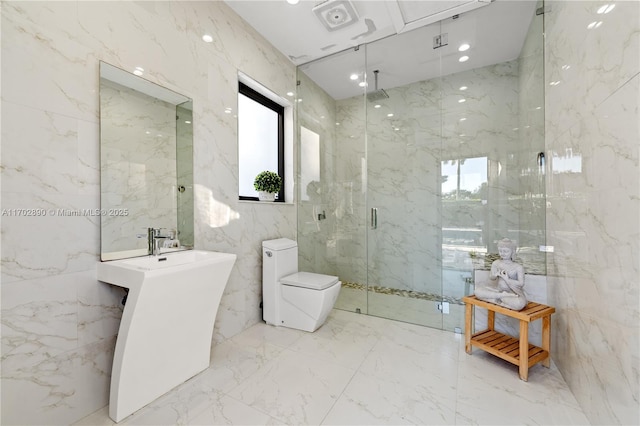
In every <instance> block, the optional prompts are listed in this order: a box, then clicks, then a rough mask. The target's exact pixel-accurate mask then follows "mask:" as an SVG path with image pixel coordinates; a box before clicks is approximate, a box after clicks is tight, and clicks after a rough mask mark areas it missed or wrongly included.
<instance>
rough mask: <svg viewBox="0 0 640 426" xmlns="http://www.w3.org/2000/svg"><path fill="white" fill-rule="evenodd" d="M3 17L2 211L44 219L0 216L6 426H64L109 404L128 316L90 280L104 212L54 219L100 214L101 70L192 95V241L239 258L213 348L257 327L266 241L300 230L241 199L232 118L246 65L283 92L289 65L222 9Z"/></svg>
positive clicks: (55, 6)
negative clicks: (106, 66) (208, 38)
mask: <svg viewBox="0 0 640 426" xmlns="http://www.w3.org/2000/svg"><path fill="white" fill-rule="evenodd" d="M1 15H2V25H1V32H2V39H3V40H5V41H7V42H6V43H3V45H2V52H1V54H2V124H3V126H2V156H3V158H2V180H3V185H2V200H1V201H2V208H3V209H29V208H34V209H45V215H44V216H26V217H25V216H11V215H5V216H3V217H2V327H3V332H2V348H3V352H2V356H3V359H2V390H3V391H2V420H1V421H2V423H3V424H5V423H7V424H21V423H22V424H23V423H38V424H43V423H56V424H68V423H71V422H73V421H75V420H77V419H79V418H81V417H83V416H85V415H87V414H88V413H90V412H93V411H95V409H96V408H98V407H101V406H104V405H105V404H106V402H107V399H108V391H109V375H110V370H111V360H110V358H111V357H112V352H113V346H114V344H115V339H114V336H115V334H116V333H117V326H118V324H119V316H120V312H121V305H120V300H121V299H122V294H121V292H119V291H113V290H112V289H110V288H108V287H105V284H102V283H99V282H98V281H97V280H96V278H95V267H96V266H95V264H96V262H97V261H98V259H99V253H100V233H99V231H100V217H98V216H82V217H79V216H71V215H64V214H63V213H59V210H58V209H60V211H61V212H74V211H78V210H82V209H98V208H100V174H99V170H100V160H99V152H100V151H99V147H100V142H99V122H98V117H99V105H100V103H99V61H101V60H102V61H105V62H107V63H110V64H113V65H114V66H117V67H119V68H122V69H124V70H127V71H130V72H131V71H133V70H134V69H135V67H142V68H144V70H145V71H144V76H143V77H144V78H146V79H148V80H150V81H152V82H154V83H157V84H160V85H162V86H164V87H167V88H169V89H171V90H173V91H175V92H178V93H182V94H185V95H186V96H188V97H190V98H192V99H193V120H192V121H193V124H194V127H193V134H194V146H193V157H194V158H195V162H194V165H193V166H194V182H193V183H192V184H191V186H192V187H193V188H192V191H193V192H192V194H193V196H194V202H193V204H194V215H195V224H194V235H195V240H196V241H195V246H196V248H200V249H204V250H211V251H221V252H231V253H236V254H237V255H238V258H239V261H238V264H237V266H236V267H235V268H234V270H233V273H232V275H231V277H230V281H229V285H228V286H227V289H226V292H225V295H224V296H223V300H222V302H221V306H220V310H219V314H218V318H217V321H216V328H215V331H214V339H215V340H216V341H222V340H224V339H226V338H229V337H231V336H233V335H234V334H237V333H239V332H240V331H242V330H244V329H246V328H247V327H249V326H251V325H253V324H255V323H256V322H258V321H259V319H260V309H259V305H260V298H261V294H260V285H259V283H260V276H261V269H260V265H261V263H260V261H261V260H260V256H259V253H260V244H261V242H262V240H265V239H271V238H275V237H280V236H282V237H289V238H295V233H296V208H295V206H294V205H293V204H288V205H279V206H275V205H274V206H265V205H262V204H258V203H253V204H252V203H238V200H237V188H238V183H237V161H238V160H237V146H236V128H237V123H236V121H237V117H236V116H235V114H227V113H225V109H226V108H227V107H228V108H231V109H232V111H236V109H237V108H236V102H237V79H238V75H237V73H238V71H239V70H240V71H242V72H243V73H245V74H247V75H249V76H251V77H252V78H254V79H255V80H257V81H260V82H262V83H264V84H265V85H267V86H268V87H269V88H270V89H271V90H272V91H273V92H275V93H277V94H279V95H280V96H282V97H286V93H287V92H289V91H295V87H296V84H295V83H296V78H295V77H296V76H295V67H294V66H293V64H291V62H290V61H289V60H288V59H287V58H286V57H285V56H284V55H282V54H281V53H280V52H278V51H277V50H276V49H275V48H273V47H272V46H271V45H269V44H268V43H267V42H266V41H265V40H264V39H262V38H261V36H259V35H258V34H257V32H256V31H255V30H254V29H252V28H250V27H249V26H248V25H247V24H246V23H245V22H244V21H242V20H241V19H240V18H239V17H238V16H237V15H236V14H235V13H234V12H233V11H231V9H230V8H229V7H228V6H226V5H225V4H224V3H223V2H164V1H148V2H115V3H112V2H21V1H8V2H2V5H1ZM205 32H206V33H210V34H212V35H213V37H214V42H213V43H211V44H207V43H204V42H203V41H202V35H203V33H205ZM127 155H128V156H129V157H131V158H129V159H128V160H131V161H133V160H134V158H133V156H134V155H135V153H132V154H127ZM293 155H294V156H295V152H294V154H293ZM185 156H186V157H190V156H191V155H190V154H186V153H185ZM173 164H175V161H174V162H173ZM173 175H174V176H175V171H174V172H173ZM136 176H141V175H136ZM293 178H294V177H293V176H291V177H289V179H293ZM140 182H141V180H140V179H135V178H134V179H132V182H131V183H132V184H137V183H140ZM104 183H105V184H107V182H104ZM167 195H168V196H170V197H172V198H173V199H175V196H176V194H175V190H174V192H173V193H172V194H167ZM115 202H116V204H121V202H122V200H115ZM50 209H52V210H51V212H53V213H51V212H50ZM150 216H151V215H150ZM163 216H164V214H163V213H158V214H157V215H156V217H151V218H150V219H152V220H161V218H162V217H163ZM130 219H131V218H130ZM156 223H158V222H156ZM132 226H133V225H132ZM136 226H137V225H135V226H133V227H136ZM144 226H145V227H146V226H147V225H146V224H145V225H144ZM171 227H175V225H173V226H171ZM121 231H122V232H125V231H123V229H122V228H120V229H116V231H115V232H121ZM126 233H127V234H129V231H128V230H127V231H126ZM134 233H138V232H136V231H134ZM141 241H142V242H144V239H142V240H141Z"/></svg>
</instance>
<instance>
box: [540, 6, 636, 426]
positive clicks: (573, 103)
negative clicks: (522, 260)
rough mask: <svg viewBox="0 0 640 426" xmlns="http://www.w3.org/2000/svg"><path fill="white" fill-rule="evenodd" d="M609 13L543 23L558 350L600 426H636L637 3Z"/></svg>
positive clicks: (585, 9) (562, 11) (555, 10)
mask: <svg viewBox="0 0 640 426" xmlns="http://www.w3.org/2000/svg"><path fill="white" fill-rule="evenodd" d="M610 3H613V2H603V1H580V2H573V1H553V2H550V5H551V7H552V13H549V14H545V64H546V66H545V83H546V87H547V89H546V96H545V102H546V106H545V108H546V110H547V114H546V121H545V126H546V152H547V153H548V157H549V159H550V161H549V162H548V165H547V176H548V179H547V181H546V190H547V244H549V245H551V246H553V247H554V249H555V251H554V253H550V254H548V257H547V263H548V270H549V284H548V286H549V294H548V296H549V303H550V304H551V305H554V306H556V309H557V314H556V324H557V327H556V329H555V330H554V331H553V342H552V346H551V347H552V357H553V358H554V359H555V360H556V362H557V364H558V367H559V368H560V370H561V371H562V374H563V376H564V378H565V379H566V381H567V383H568V384H569V387H570V388H571V390H572V391H573V393H574V394H575V396H576V399H577V400H578V402H579V403H580V405H581V406H582V408H583V409H584V411H585V414H586V415H587V417H588V418H589V420H590V421H591V423H593V424H638V423H639V422H640V403H639V401H640V374H639V370H640V356H639V355H640V354H639V351H640V306H639V303H638V301H639V300H640V281H639V280H638V277H639V276H640V261H639V257H638V253H639V252H640V246H639V245H640V239H639V238H638V235H639V234H640V222H639V221H638V217H640V196H639V195H640V179H639V176H640V163H639V155H638V144H639V141H640V128H639V127H638V122H640V110H639V104H640V74H639V73H640V3H638V2H636V1H617V2H615V7H614V8H613V9H612V10H610V12H609V13H606V14H605V13H598V10H599V9H600V8H601V7H602V6H603V5H605V4H610ZM593 22H595V23H596V24H594V25H591V28H590V24H591V23H593ZM598 22H600V24H597V23H598ZM596 25H597V26H596ZM551 83H554V84H553V85H551Z"/></svg>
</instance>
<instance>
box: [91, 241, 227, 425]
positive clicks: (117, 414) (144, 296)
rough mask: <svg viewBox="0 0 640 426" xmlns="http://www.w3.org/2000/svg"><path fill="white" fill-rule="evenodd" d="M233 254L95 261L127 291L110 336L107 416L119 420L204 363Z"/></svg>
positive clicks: (194, 253) (111, 281)
mask: <svg viewBox="0 0 640 426" xmlns="http://www.w3.org/2000/svg"><path fill="white" fill-rule="evenodd" d="M235 260H236V255H235V254H230V253H218V252H209V251H203V250H189V251H179V252H173V253H167V254H163V255H160V256H147V257H138V258H133V259H122V260H114V261H110V262H101V263H99V264H98V279H99V280H100V281H103V282H106V283H109V284H113V285H116V286H119V287H124V288H128V289H129V295H128V296H127V303H126V305H125V308H124V312H123V313H122V320H121V322H120V330H119V332H118V339H117V341H116V350H115V353H114V359H113V370H112V374H111V395H110V401H109V416H110V417H111V418H112V419H113V420H115V421H116V422H119V421H120V420H122V419H124V418H125V417H127V416H128V415H130V414H132V413H133V412H134V411H136V410H138V409H140V408H142V407H143V406H145V405H147V404H148V403H150V402H152V401H153V400H154V399H156V398H158V397H159V396H161V395H163V394H165V393H166V392H168V391H169V390H171V389H172V388H174V387H175V386H177V385H179V384H181V383H183V382H184V381H186V380H188V379H189V378H191V377H193V376H194V375H196V374H198V373H199V372H201V371H202V370H204V369H206V368H207V367H208V366H209V359H210V352H211V339H212V337H213V326H214V322H215V319H216V314H217V312H218V306H219V305H220V299H221V298H222V294H223V292H224V289H225V287H226V285H227V281H228V279H229V275H230V273H231V269H232V268H233V264H234V263H235Z"/></svg>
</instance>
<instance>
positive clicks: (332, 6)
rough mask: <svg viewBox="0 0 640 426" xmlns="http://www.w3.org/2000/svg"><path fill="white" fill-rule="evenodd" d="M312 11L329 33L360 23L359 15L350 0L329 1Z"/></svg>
mask: <svg viewBox="0 0 640 426" xmlns="http://www.w3.org/2000/svg"><path fill="white" fill-rule="evenodd" d="M311 10H313V13H315V14H316V16H317V17H318V19H320V22H322V25H324V27H325V28H326V29H327V30H328V31H335V30H339V29H341V28H344V27H348V26H349V25H352V24H355V23H356V22H358V13H357V12H356V9H355V8H354V7H353V5H352V4H351V2H350V1H349V0H327V1H325V2H322V3H320V4H318V5H317V6H314V7H313V9H311Z"/></svg>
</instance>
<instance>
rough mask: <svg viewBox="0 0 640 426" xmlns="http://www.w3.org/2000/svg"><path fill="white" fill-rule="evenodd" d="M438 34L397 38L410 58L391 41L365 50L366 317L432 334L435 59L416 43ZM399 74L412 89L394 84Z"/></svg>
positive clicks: (436, 245)
mask: <svg viewBox="0 0 640 426" xmlns="http://www.w3.org/2000/svg"><path fill="white" fill-rule="evenodd" d="M439 32H440V25H439V24H433V25H430V26H427V27H423V28H420V29H417V30H414V31H411V32H408V33H403V34H400V35H397V36H395V37H396V38H398V37H399V38H405V39H406V40H405V41H404V43H401V44H405V45H407V46H413V51H412V52H411V55H407V53H406V52H404V53H403V52H399V51H397V49H394V48H393V47H391V46H390V45H389V43H390V42H391V41H392V40H389V39H385V40H380V41H377V42H375V43H372V44H370V45H368V46H367V83H368V91H367V92H368V94H367V99H366V114H367V118H366V121H367V144H366V145H367V216H368V219H367V222H368V231H367V258H368V265H367V266H368V269H367V271H368V276H367V282H368V292H367V295H368V312H369V314H370V315H375V316H380V317H384V318H390V319H394V320H398V321H404V322H409V323H413V324H420V325H425V326H429V327H433V328H442V311H441V310H440V309H439V307H441V301H442V276H441V271H442V267H441V263H442V262H441V258H440V233H441V226H440V221H441V218H440V216H441V215H440V208H439V192H440V188H439V185H440V164H439V156H440V146H441V118H440V117H441V112H440V93H441V85H440V54H439V52H438V51H437V50H434V49H432V48H431V46H429V47H425V45H424V43H418V42H417V40H431V39H433V37H434V36H436V35H438V34H439ZM394 42H396V43H397V40H394ZM396 46H397V44H396ZM418 46H423V47H418ZM394 56H397V57H394ZM408 61H409V62H408ZM383 64H386V65H383ZM407 74H409V75H407ZM399 75H402V80H404V81H407V80H408V81H412V82H411V83H408V84H407V83H405V84H402V85H398V84H397V83H396V84H394V83H395V81H396V79H398V77H399ZM376 77H377V81H376Z"/></svg>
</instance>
